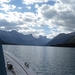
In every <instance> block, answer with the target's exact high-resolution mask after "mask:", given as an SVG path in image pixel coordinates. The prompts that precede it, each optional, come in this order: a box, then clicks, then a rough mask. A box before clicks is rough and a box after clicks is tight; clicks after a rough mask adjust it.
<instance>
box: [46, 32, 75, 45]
mask: <svg viewBox="0 0 75 75" xmlns="http://www.w3.org/2000/svg"><path fill="white" fill-rule="evenodd" d="M74 35H75V32H73V33H69V34H65V33H61V34H59V35H57V36H56V37H54V38H53V39H52V40H51V41H49V42H48V43H47V44H46V45H47V46H57V45H62V44H67V43H68V42H69V41H71V39H72V37H73V36H74ZM70 43H71V42H70Z"/></svg>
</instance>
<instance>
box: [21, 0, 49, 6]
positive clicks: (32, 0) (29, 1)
mask: <svg viewBox="0 0 75 75" xmlns="http://www.w3.org/2000/svg"><path fill="white" fill-rule="evenodd" d="M22 1H23V2H22V3H23V4H26V5H31V4H34V3H43V2H48V0H22Z"/></svg>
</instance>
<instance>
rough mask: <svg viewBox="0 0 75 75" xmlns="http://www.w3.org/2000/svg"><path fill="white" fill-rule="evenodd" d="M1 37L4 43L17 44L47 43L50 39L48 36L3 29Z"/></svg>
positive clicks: (38, 44)
mask: <svg viewBox="0 0 75 75" xmlns="http://www.w3.org/2000/svg"><path fill="white" fill-rule="evenodd" d="M0 33H1V35H0V37H1V40H2V43H3V44H17V45H37V46H40V45H45V44H46V43H48V42H49V41H50V39H47V38H46V36H39V38H35V37H33V35H32V34H29V35H23V34H21V33H18V32H17V31H15V30H13V31H10V32H9V31H2V30H0Z"/></svg>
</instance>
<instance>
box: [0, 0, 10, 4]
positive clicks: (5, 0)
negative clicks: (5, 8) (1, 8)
mask: <svg viewBox="0 0 75 75" xmlns="http://www.w3.org/2000/svg"><path fill="white" fill-rule="evenodd" d="M10 1H11V0H0V4H2V3H9V2H10Z"/></svg>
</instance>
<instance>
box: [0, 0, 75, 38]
mask: <svg viewBox="0 0 75 75" xmlns="http://www.w3.org/2000/svg"><path fill="white" fill-rule="evenodd" d="M6 1H7V2H9V1H10V0H6ZM23 2H24V4H26V6H27V7H26V8H27V9H29V10H30V9H31V6H30V4H34V3H35V8H36V11H35V12H36V13H34V12H18V11H13V12H12V11H11V10H14V9H15V8H18V9H22V7H16V6H14V5H10V4H9V5H8V4H4V3H3V4H1V8H0V10H3V11H5V12H6V13H0V29H6V30H8V29H10V30H13V29H15V30H18V31H20V32H22V33H26V34H30V33H32V34H33V35H34V36H39V35H46V36H47V37H51V38H52V37H54V36H56V35H57V34H58V33H62V32H64V33H68V32H71V31H75V5H74V2H75V1H74V0H69V1H68V0H59V2H57V3H55V4H54V5H52V6H51V5H49V4H42V5H41V6H39V5H38V3H43V2H48V0H32V1H31V0H23ZM0 3H1V2H0ZM36 3H37V4H36ZM46 26H47V27H49V29H50V32H49V33H46V32H45V31H44V30H45V27H46ZM46 30H47V29H46Z"/></svg>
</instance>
